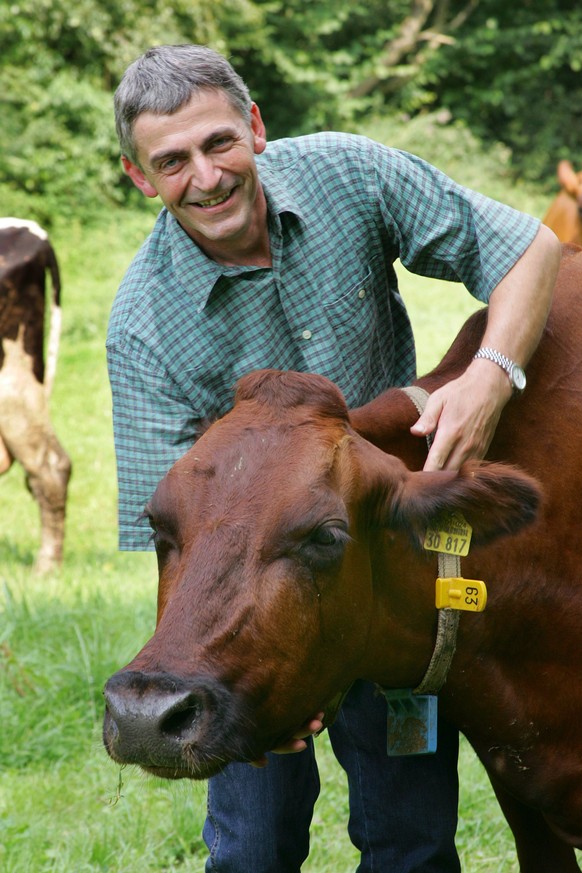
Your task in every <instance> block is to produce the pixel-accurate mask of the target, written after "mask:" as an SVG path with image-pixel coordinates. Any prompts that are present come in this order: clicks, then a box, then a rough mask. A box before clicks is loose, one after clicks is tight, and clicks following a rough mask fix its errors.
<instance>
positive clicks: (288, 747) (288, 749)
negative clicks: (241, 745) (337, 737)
mask: <svg viewBox="0 0 582 873" xmlns="http://www.w3.org/2000/svg"><path fill="white" fill-rule="evenodd" d="M322 719H323V712H318V713H317V715H314V716H313V718H310V719H309V721H306V722H305V724H304V725H302V726H301V727H300V729H299V730H298V731H297V733H295V734H293V736H292V737H291V739H289V740H287V742H286V743H283V745H282V746H278V747H277V748H276V749H272V750H271V751H273V752H275V753H276V754H277V755H290V754H292V753H294V752H302V751H303V750H304V749H306V748H307V743H306V742H305V737H311V736H313V734H316V733H318V732H319V731H320V730H322V729H323V721H322ZM268 763H269V762H268V760H267V756H266V755H263V756H262V758H258V759H257V760H256V761H251V764H252V766H253V767H266V765H267V764H268Z"/></svg>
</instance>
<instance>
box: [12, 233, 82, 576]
mask: <svg viewBox="0 0 582 873" xmlns="http://www.w3.org/2000/svg"><path fill="white" fill-rule="evenodd" d="M47 270H49V271H50V274H51V278H52V299H51V304H52V305H51V318H50V331H49V339H48V346H47V361H46V367H45V359H44V324H45V275H46V271H47ZM60 312H61V310H60V277H59V269H58V264H57V260H56V256H55V253H54V250H53V248H52V246H51V244H50V242H49V240H48V236H47V234H46V233H45V231H44V230H42V228H41V227H39V225H38V224H36V223H35V222H33V221H23V220H21V219H17V218H2V219H0V474H2V473H5V472H6V471H7V470H8V469H9V468H10V467H11V465H12V462H13V461H14V460H16V461H18V462H19V463H20V464H21V465H22V467H23V468H24V471H25V474H26V482H27V485H28V487H29V489H30V491H31V492H32V494H33V496H34V498H35V500H36V501H37V502H38V504H39V508H40V519H41V545H40V550H39V553H38V556H37V559H36V564H35V569H36V570H37V571H38V572H46V571H48V570H51V569H54V568H55V567H56V566H58V565H59V564H60V563H61V561H62V557H63V539H64V530H65V506H66V498H67V486H68V481H69V477H70V474H71V462H70V460H69V457H68V455H67V454H66V452H65V451H64V449H63V448H62V446H61V444H60V443H59V441H58V439H57V437H56V435H55V432H54V430H53V427H52V425H51V422H50V418H49V406H48V400H49V395H50V391H51V388H52V383H53V379H54V375H55V369H56V357H57V351H58V344H59V335H60Z"/></svg>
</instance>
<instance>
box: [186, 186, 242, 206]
mask: <svg viewBox="0 0 582 873" xmlns="http://www.w3.org/2000/svg"><path fill="white" fill-rule="evenodd" d="M233 191H234V188H231V189H230V190H229V191H225V192H224V193H223V194H219V195H218V196H217V197H211V198H210V200H199V201H198V202H197V203H196V204H195V205H196V206H200V207H201V209H210V207H211V206H218V205H219V204H220V203H224V201H225V200H228V198H229V197H230V195H231V194H232V192H233Z"/></svg>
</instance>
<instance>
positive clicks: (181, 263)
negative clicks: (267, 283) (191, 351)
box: [160, 162, 302, 311]
mask: <svg viewBox="0 0 582 873" xmlns="http://www.w3.org/2000/svg"><path fill="white" fill-rule="evenodd" d="M257 164H258V166H259V178H260V180H261V184H262V186H263V190H264V192H265V198H266V200H267V209H268V219H269V224H270V226H271V227H272V228H274V230H275V232H276V233H278V234H279V235H282V234H283V228H284V224H285V219H284V217H285V216H287V215H289V216H296V217H297V218H299V219H300V218H301V211H302V210H301V207H300V205H299V202H298V200H297V198H296V197H294V196H293V193H292V192H291V191H289V190H288V189H287V187H286V186H284V185H283V184H282V182H281V180H280V179H279V178H278V174H277V173H276V172H274V171H272V170H270V168H269V167H266V166H261V165H260V164H259V162H257ZM160 221H161V222H162V226H164V225H165V230H166V233H167V235H168V239H169V247H170V252H171V258H172V265H173V268H174V274H175V276H176V278H177V280H178V281H179V282H180V283H181V285H182V286H183V288H184V289H185V290H186V291H187V293H189V294H191V295H192V296H193V298H194V302H195V305H196V308H197V309H198V311H202V309H204V307H205V306H206V304H207V302H208V299H209V297H210V295H211V293H212V290H213V288H214V286H215V285H216V283H217V282H218V281H219V280H220V279H221V277H222V276H238V275H240V274H241V273H245V272H250V271H252V270H254V269H256V268H255V267H233V266H224V265H223V264H217V263H216V261H213V260H212V258H209V257H208V256H207V255H205V254H204V252H203V251H202V249H201V248H199V246H197V245H196V243H195V242H194V241H193V240H192V239H191V237H189V236H188V234H187V233H186V231H185V230H184V229H183V228H182V227H181V225H180V224H179V223H178V221H177V220H176V219H175V218H174V216H173V215H172V214H171V213H170V212H168V211H167V210H166V209H165V208H164V209H162V212H161V214H160Z"/></svg>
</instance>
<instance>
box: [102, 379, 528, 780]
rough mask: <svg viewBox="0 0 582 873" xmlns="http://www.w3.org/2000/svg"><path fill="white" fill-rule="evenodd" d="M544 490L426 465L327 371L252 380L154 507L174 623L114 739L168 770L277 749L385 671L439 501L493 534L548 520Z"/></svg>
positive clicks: (507, 476) (157, 638) (111, 700)
mask: <svg viewBox="0 0 582 873" xmlns="http://www.w3.org/2000/svg"><path fill="white" fill-rule="evenodd" d="M537 498H538V494H537V490H536V488H535V486H534V485H533V483H532V482H531V480H529V479H528V478H527V477H526V476H524V475H523V474H521V473H518V472H516V471H514V470H511V469H509V468H504V467H501V466H499V465H497V466H495V467H480V466H479V465H472V466H468V467H466V468H465V469H464V470H463V471H461V473H459V474H456V473H411V472H410V471H409V470H407V468H406V467H405V466H404V464H403V463H402V462H401V461H400V460H399V459H397V458H395V457H393V456H391V455H386V454H384V453H382V452H381V451H380V450H378V449H376V448H375V447H374V446H372V445H371V444H370V443H368V442H366V441H365V440H363V439H362V438H361V437H359V436H358V435H357V434H356V433H355V432H354V431H353V430H352V429H351V427H350V424H349V416H348V411H347V409H346V406H345V403H344V401H343V398H342V396H341V394H340V393H339V391H338V390H337V389H336V388H335V387H334V386H333V385H332V384H331V383H329V382H328V381H327V380H326V379H323V378H322V377H318V376H313V375H300V374H295V373H282V372H278V371H259V372H258V373H255V374H252V375H251V376H248V377H246V378H245V379H243V380H241V382H240V383H239V386H238V391H237V397H236V404H235V407H234V409H233V410H232V412H230V413H229V414H228V415H226V416H225V417H224V418H223V419H221V420H220V421H218V422H217V423H216V424H214V425H213V426H212V427H211V428H210V429H209V430H208V431H207V432H206V434H204V436H202V437H201V438H200V439H199V441H198V442H197V443H196V445H195V446H194V447H193V448H192V449H191V450H190V451H189V452H188V453H187V454H186V455H185V456H184V457H183V458H182V459H181V460H180V461H178V462H177V463H176V464H175V466H174V467H173V468H172V469H171V470H170V472H169V473H168V475H167V476H166V477H165V478H164V479H163V480H162V482H161V483H160V485H159V487H158V489H157V491H156V493H155V495H154V497H153V498H152V500H151V502H150V504H149V506H148V509H147V512H148V515H149V518H150V521H151V525H152V528H153V531H154V541H155V545H156V551H157V557H158V565H159V594H158V623H157V628H156V632H155V634H154V636H153V637H152V639H151V640H150V641H149V642H148V643H147V644H146V646H145V647H144V648H143V649H142V651H141V652H140V653H139V654H138V655H137V657H136V658H135V659H134V660H133V661H132V662H131V663H130V664H129V665H128V666H127V667H125V668H124V669H123V670H121V671H119V672H118V673H116V674H115V675H114V676H113V677H112V678H111V679H110V680H109V682H108V683H107V686H106V691H105V694H106V700H107V712H106V717H105V727H104V738H105V744H106V747H107V750H108V751H109V753H110V754H111V756H112V757H113V758H114V759H116V760H118V761H120V762H126V763H138V764H140V765H142V766H143V767H144V768H145V769H147V770H149V771H150V772H154V773H157V774H159V775H162V776H167V777H182V776H188V777H192V778H205V777H207V776H209V775H212V774H213V773H215V772H217V771H218V770H219V769H221V767H223V766H224V765H225V764H226V763H228V762H229V761H231V760H254V759H256V758H258V757H260V756H261V755H262V754H263V753H264V752H265V751H266V750H268V749H271V748H274V747H276V746H277V745H280V744H281V743H282V742H284V741H285V740H287V739H288V738H289V737H290V736H291V735H292V734H293V733H294V732H295V731H296V730H297V729H298V727H299V726H300V725H302V724H303V723H304V722H305V721H306V720H307V719H308V718H309V717H310V716H312V715H313V714H314V713H316V712H319V711H322V710H324V709H325V706H326V704H327V703H328V701H330V700H331V698H333V697H334V696H335V695H336V694H337V693H338V692H340V691H342V690H343V689H344V688H345V687H347V686H348V685H349V684H350V682H351V681H352V680H354V679H355V678H358V677H364V678H373V679H374V678H376V679H378V678H379V675H380V674H379V672H378V671H380V670H382V669H385V667H382V665H381V661H382V657H383V655H382V653H380V652H379V651H378V645H379V644H378V639H379V636H378V626H379V625H382V626H383V627H384V628H385V627H386V622H388V625H389V622H390V620H391V619H392V620H394V616H396V615H398V616H400V614H401V612H402V609H403V603H404V602H405V600H406V597H407V596H409V595H408V594H406V593H405V594H404V595H402V594H401V593H399V591H395V592H394V595H393V600H391V595H390V589H391V588H398V589H399V590H404V591H405V592H406V591H408V589H409V588H410V587H411V585H416V586H418V584H419V582H418V580H417V581H415V582H411V581H410V580H408V579H406V578H403V579H402V580H401V581H402V584H398V585H396V586H392V584H391V581H390V580H391V578H396V577H398V573H395V572H394V570H395V569H396V570H398V571H399V573H401V574H402V573H403V574H404V576H406V573H407V572H408V570H406V568H407V567H409V566H412V567H414V566H415V565H418V568H419V569H418V571H417V572H416V576H418V578H419V579H421V578H422V576H423V573H424V574H425V575H426V572H429V573H430V570H428V571H427V570H426V568H424V565H425V564H426V559H425V558H424V557H423V556H422V555H421V554H420V552H419V550H418V542H419V540H420V539H421V537H422V535H423V532H424V530H425V529H426V527H427V525H429V524H430V523H431V521H432V520H433V519H434V518H435V517H436V516H438V515H439V514H440V513H442V511H443V510H445V509H446V510H460V511H461V512H463V513H464V515H465V516H466V518H467V520H468V521H469V522H470V523H471V524H472V525H473V528H474V541H475V542H477V543H478V542H485V541H487V540H489V539H490V538H492V537H494V536H497V535H499V534H501V533H504V532H505V533H508V532H512V531H515V530H518V529H519V528H520V527H521V526H523V525H524V524H525V523H527V522H528V521H530V520H531V519H532V517H533V515H534V513H535V509H536V505H537ZM395 562H397V563H398V566H397V567H396V568H395V567H394V566H393V564H394V563H395ZM423 568H424V569H423ZM398 578H399V577H398ZM432 578H433V580H434V575H433V577H432ZM425 587H426V588H427V590H426V592H423V593H422V595H421V600H422V601H423V605H421V606H419V607H418V608H417V615H418V616H420V618H417V619H415V621H416V622H420V621H421V618H422V616H423V614H424V613H426V615H427V618H426V624H427V628H428V629H429V635H430V628H432V625H433V618H434V600H433V599H432V598H433V594H431V592H430V591H429V590H428V587H427V586H425ZM391 604H393V610H392V615H391V614H390V613H391ZM422 620H424V619H422ZM399 621H400V618H399ZM405 630H406V629H405ZM415 633H416V631H415V629H412V630H411V632H410V636H411V646H410V651H408V652H406V651H404V652H403V657H402V665H401V671H402V675H401V676H400V675H399V679H400V680H401V681H402V682H404V683H406V681H407V680H408V678H411V679H412V678H414V681H418V680H419V679H420V678H421V675H422V674H420V675H415V676H414V677H412V676H411V677H408V675H407V671H409V670H415V669H418V667H417V666H416V667H415V665H414V660H415V645H416V644H415V641H414V638H415ZM380 645H381V644H380ZM421 645H422V644H421ZM389 651H390V646H389V645H387V646H386V652H387V653H389ZM425 654H426V653H425V652H424V651H423V652H422V657H424V656H425ZM397 670H398V668H397ZM395 675H396V674H395Z"/></svg>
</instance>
